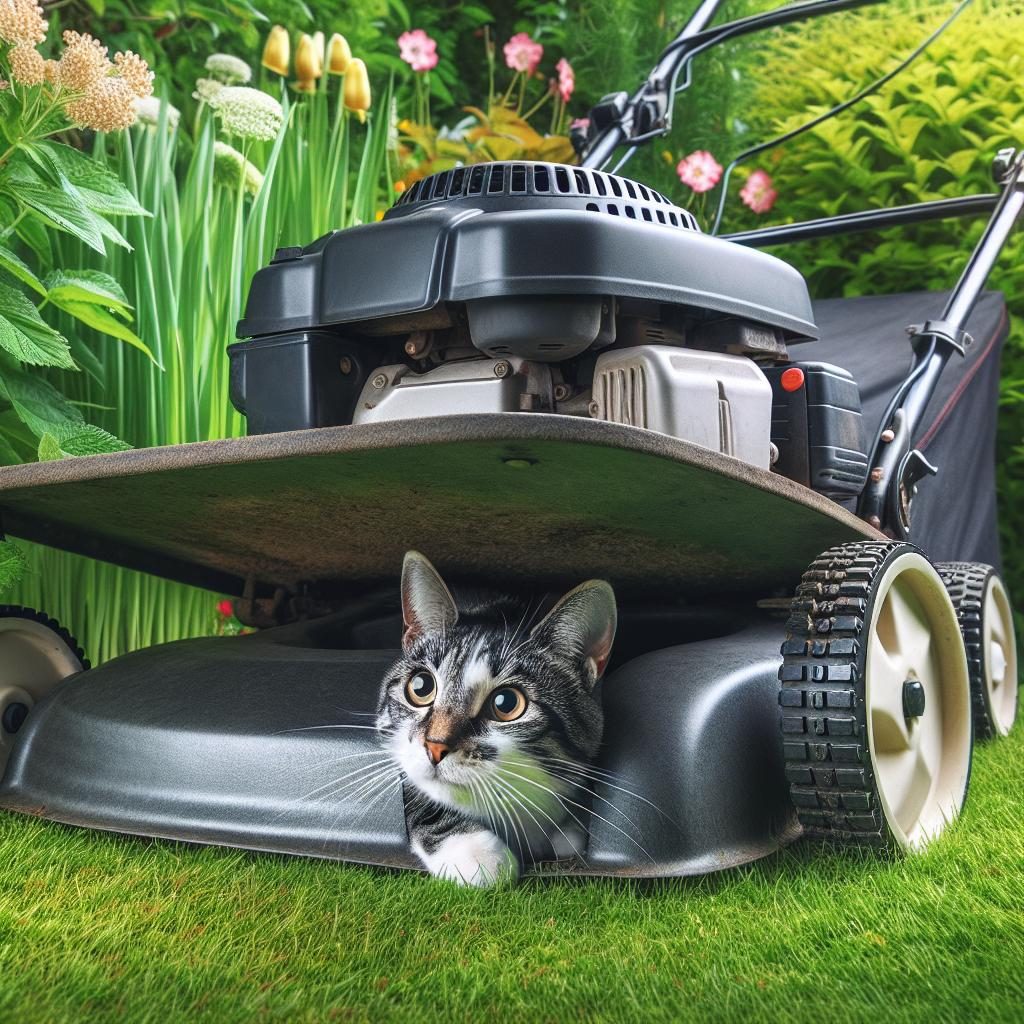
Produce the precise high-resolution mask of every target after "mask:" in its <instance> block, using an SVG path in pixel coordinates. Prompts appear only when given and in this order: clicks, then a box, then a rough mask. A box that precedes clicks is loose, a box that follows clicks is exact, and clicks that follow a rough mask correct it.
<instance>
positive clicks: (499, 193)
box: [386, 161, 700, 231]
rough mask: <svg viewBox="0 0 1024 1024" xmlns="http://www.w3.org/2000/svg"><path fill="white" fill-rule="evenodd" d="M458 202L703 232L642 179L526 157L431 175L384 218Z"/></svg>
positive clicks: (398, 201) (407, 190)
mask: <svg viewBox="0 0 1024 1024" xmlns="http://www.w3.org/2000/svg"><path fill="white" fill-rule="evenodd" d="M460 200H462V201H470V203H471V205H473V206H475V207H478V208H483V209H494V210H498V209H501V210H508V209H517V208H519V207H520V205H521V204H523V203H527V204H530V205H533V206H548V207H554V208H561V209H583V210H587V211H589V212H591V213H603V214H607V215H610V216H612V217H623V218H625V219H627V220H635V221H640V222H643V223H647V224H662V225H665V226H666V227H674V228H684V229H686V230H688V231H699V230H700V228H699V226H698V225H697V221H696V220H695V218H694V217H693V215H692V214H691V213H689V212H688V211H686V210H683V209H681V208H680V207H678V206H676V205H675V204H674V203H673V202H671V201H670V200H669V199H667V198H666V197H665V196H663V195H662V194H661V193H660V192H656V191H655V190H654V189H652V188H648V187H647V186H646V185H642V184H640V182H637V181H631V180H630V179H628V178H622V177H619V176H618V175H615V174H606V173H605V172H604V171H594V170H591V169H589V168H584V167H570V166H566V165H564V164H549V163H540V162H536V163H535V162H527V161H503V162H498V163H490V164H475V165H473V166H472V167H456V168H455V169H454V170H451V171H441V172H440V173H438V174H432V175H430V176H429V177H427V178H423V179H422V180H420V181H418V182H416V184H414V185H412V186H410V187H409V188H408V189H406V191H405V192H403V193H402V195H400V196H399V197H398V200H397V202H396V203H395V204H394V206H392V207H391V209H390V210H389V211H388V212H387V214H386V219H388V220H391V219H394V218H396V217H401V216H404V215H405V214H409V213H413V212H414V211H418V210H421V209H423V208H424V207H426V206H428V205H433V204H435V203H441V202H454V201H460Z"/></svg>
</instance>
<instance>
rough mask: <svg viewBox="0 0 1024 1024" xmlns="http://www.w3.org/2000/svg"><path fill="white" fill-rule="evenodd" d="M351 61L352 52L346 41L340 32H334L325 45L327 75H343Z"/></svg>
mask: <svg viewBox="0 0 1024 1024" xmlns="http://www.w3.org/2000/svg"><path fill="white" fill-rule="evenodd" d="M351 60H352V51H351V50H350V49H349V45H348V40H347V39H346V38H345V37H344V36H343V35H341V33H340V32H335V33H334V35H333V36H331V41H330V42H329V43H328V44H327V71H328V73H329V74H332V75H343V74H345V72H346V71H347V70H348V65H349V62H350V61H351Z"/></svg>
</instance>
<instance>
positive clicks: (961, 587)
mask: <svg viewBox="0 0 1024 1024" xmlns="http://www.w3.org/2000/svg"><path fill="white" fill-rule="evenodd" d="M935 568H936V569H938V570H939V575H940V576H941V577H942V580H943V582H944V583H945V584H946V589H947V590H948V591H949V596H950V598H952V600H953V607H954V608H956V613H957V618H958V619H959V620H960V631H961V632H962V633H963V637H964V647H965V648H966V650H967V671H968V673H969V675H970V677H971V714H972V717H973V719H974V736H975V738H976V739H978V740H989V739H992V738H993V737H996V736H1005V735H1006V734H1007V733H1008V732H1009V731H1010V729H1011V728H1012V727H1013V722H1014V719H1015V718H1016V708H1017V701H1016V688H1017V687H1016V683H1017V681H1016V679H1014V680H1013V681H1012V684H1011V685H1012V687H1013V690H1014V694H1013V700H1012V704H1011V705H1010V706H1009V708H1007V707H1005V706H1003V707H997V706H995V705H994V703H993V693H992V690H993V687H992V685H991V680H990V678H989V668H988V664H987V659H986V652H985V646H986V645H985V635H986V632H987V631H988V629H989V628H990V626H991V624H990V623H988V622H986V619H985V616H986V598H987V594H988V591H989V588H990V587H992V586H993V585H994V584H995V583H997V582H998V584H999V586H1000V587H1001V586H1002V581H1001V580H1000V579H999V574H998V573H997V572H996V570H995V569H994V568H993V567H992V566H991V565H985V564H984V563H982V562H940V563H938V564H937V565H936V566H935ZM1009 632H1010V636H1011V641H1010V644H1009V647H1010V648H1011V649H1010V651H1008V652H1007V653H1008V654H1009V655H1010V657H1011V664H1012V665H1013V666H1014V669H1013V672H1014V675H1016V657H1015V655H1016V651H1015V647H1016V639H1015V638H1014V637H1013V635H1012V632H1013V621H1012V618H1011V619H1010V621H1009Z"/></svg>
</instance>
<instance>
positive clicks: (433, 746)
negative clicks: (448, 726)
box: [423, 740, 450, 764]
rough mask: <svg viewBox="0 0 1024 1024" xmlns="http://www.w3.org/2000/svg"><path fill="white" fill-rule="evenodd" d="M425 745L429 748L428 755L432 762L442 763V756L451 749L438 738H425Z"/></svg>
mask: <svg viewBox="0 0 1024 1024" xmlns="http://www.w3.org/2000/svg"><path fill="white" fill-rule="evenodd" d="M423 746H425V747H426V748H427V757H429V758H430V763H431V764H440V763H441V758H442V757H444V755H445V754H447V753H448V751H449V749H450V748H449V746H448V744H447V743H439V742H438V741H437V740H424V741H423Z"/></svg>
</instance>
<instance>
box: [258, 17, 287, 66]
mask: <svg viewBox="0 0 1024 1024" xmlns="http://www.w3.org/2000/svg"><path fill="white" fill-rule="evenodd" d="M290 57H291V43H290V42H289V39H288V29H286V28H285V27H284V26H283V25H275V26H274V27H273V28H272V29H271V30H270V35H268V36H267V42H266V45H265V46H264V47H263V66H264V67H265V68H268V69H269V70H270V71H273V72H274V74H276V75H287V74H288V60H289V58H290Z"/></svg>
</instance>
